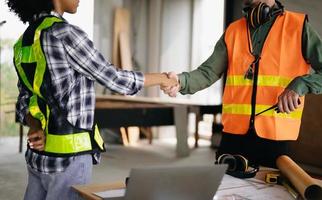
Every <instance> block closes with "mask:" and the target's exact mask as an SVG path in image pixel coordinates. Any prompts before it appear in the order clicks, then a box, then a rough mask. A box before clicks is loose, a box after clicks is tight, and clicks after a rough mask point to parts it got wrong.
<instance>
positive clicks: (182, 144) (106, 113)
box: [95, 95, 221, 157]
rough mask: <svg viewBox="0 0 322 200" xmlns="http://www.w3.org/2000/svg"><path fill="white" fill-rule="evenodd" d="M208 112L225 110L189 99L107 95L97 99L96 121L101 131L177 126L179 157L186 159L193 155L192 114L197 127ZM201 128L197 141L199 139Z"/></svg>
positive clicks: (196, 135)
mask: <svg viewBox="0 0 322 200" xmlns="http://www.w3.org/2000/svg"><path fill="white" fill-rule="evenodd" d="M206 108H207V109H209V110H210V109H213V112H212V113H215V112H216V111H218V113H219V112H221V106H214V107H212V106H211V107H210V106H207V105H202V104H198V103H195V102H193V101H191V100H188V99H175V98H173V99H160V98H150V97H149V98H148V97H130V96H117V95H104V96H97V97H96V110H95V121H96V123H97V124H98V125H99V127H100V128H118V127H129V126H140V127H151V126H165V125H175V126H176V137H177V146H176V151H177V156H178V157H185V156H188V155H189V152H190V150H189V146H188V141H187V140H188V128H187V126H188V113H190V112H193V113H195V114H196V116H197V120H196V123H198V122H199V119H200V109H202V110H205V109H206ZM196 125H197V124H196ZM197 127H198V126H196V134H195V137H196V140H197V139H198V129H197ZM196 144H197V143H196ZM196 146H197V145H196Z"/></svg>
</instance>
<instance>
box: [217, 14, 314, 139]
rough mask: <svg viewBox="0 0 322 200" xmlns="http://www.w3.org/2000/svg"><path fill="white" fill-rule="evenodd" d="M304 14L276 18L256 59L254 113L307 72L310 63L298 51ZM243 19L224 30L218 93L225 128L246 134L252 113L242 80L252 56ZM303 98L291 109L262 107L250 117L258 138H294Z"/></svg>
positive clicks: (247, 86)
mask: <svg viewBox="0 0 322 200" xmlns="http://www.w3.org/2000/svg"><path fill="white" fill-rule="evenodd" d="M304 20H305V15H303V14H298V13H293V12H289V11H285V12H284V14H283V15H280V16H278V17H277V19H276V21H275V22H274V24H273V25H272V28H271V30H270V32H269V34H268V36H267V38H266V41H265V43H264V46H263V49H262V54H261V59H260V60H259V68H258V76H257V79H258V80H257V83H256V84H257V90H256V105H255V113H259V112H261V111H263V110H265V109H266V108H269V107H271V106H272V105H274V104H276V103H277V102H278V96H279V95H280V94H281V93H282V92H283V91H284V89H285V88H286V87H287V86H288V85H289V83H290V82H291V81H292V80H293V79H294V78H295V77H298V76H302V75H305V74H308V73H309V69H310V66H309V65H308V64H307V63H306V62H305V60H304V58H303V56H302V48H301V44H302V31H303V25H304ZM247 32H248V31H247V22H246V19H245V18H242V19H240V20H237V21H236V22H234V23H232V24H231V25H230V26H229V27H228V29H227V30H226V33H225V43H226V46H227V53H228V71H227V78H226V85H225V90H224V95H223V116H222V123H223V126H224V130H223V131H224V132H227V133H232V134H246V133H247V131H248V129H249V125H250V117H251V109H252V106H251V98H252V89H253V84H254V83H253V80H249V79H244V75H245V73H246V71H247V69H248V68H249V65H250V64H251V63H252V62H253V61H254V56H253V55H252V54H251V53H250V52H249V47H248V43H247V38H248V37H249V36H248V33H247ZM303 105H304V98H301V106H300V108H298V109H297V110H296V111H294V112H292V113H291V114H282V113H276V112H275V111H274V110H270V111H267V112H265V113H263V114H261V115H259V116H256V117H255V122H254V125H255V129H256V133H257V134H258V136H259V137H262V138H266V139H270V140H296V139H297V137H298V133H299V129H300V124H301V117H302V112H303Z"/></svg>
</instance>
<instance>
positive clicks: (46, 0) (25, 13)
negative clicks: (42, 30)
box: [6, 0, 54, 23]
mask: <svg viewBox="0 0 322 200" xmlns="http://www.w3.org/2000/svg"><path fill="white" fill-rule="evenodd" d="M6 3H7V5H8V7H9V9H10V11H12V12H14V13H15V14H16V15H18V17H19V18H20V20H21V21H22V22H23V23H26V22H29V21H31V20H32V17H33V16H34V15H35V14H40V13H42V12H48V13H49V12H50V11H52V10H53V9H54V5H53V2H52V0H6Z"/></svg>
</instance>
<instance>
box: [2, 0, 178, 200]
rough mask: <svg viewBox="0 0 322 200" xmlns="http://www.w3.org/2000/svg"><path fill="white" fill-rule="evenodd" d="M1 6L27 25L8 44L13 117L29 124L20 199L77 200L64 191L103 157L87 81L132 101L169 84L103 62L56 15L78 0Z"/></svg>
mask: <svg viewBox="0 0 322 200" xmlns="http://www.w3.org/2000/svg"><path fill="white" fill-rule="evenodd" d="M6 2H7V5H8V7H9V8H10V10H11V11H12V12H14V13H15V14H16V15H17V16H18V17H19V18H20V20H21V21H22V22H24V23H28V24H29V26H28V28H27V29H26V31H25V32H24V33H23V35H22V36H21V37H20V38H19V39H18V41H17V42H16V44H15V46H14V65H15V68H16V71H17V75H18V78H19V81H18V88H19V96H18V100H17V104H16V119H17V120H18V121H19V122H20V123H22V124H24V125H27V126H29V131H28V136H27V138H28V140H27V143H28V144H27V150H26V154H25V159H26V163H27V169H28V185H27V189H26V192H25V196H24V199H25V200H37V199H39V200H42V199H48V200H50V199H55V200H56V199H69V200H70V199H79V198H80V197H79V196H78V194H77V193H76V192H74V191H73V190H72V189H71V186H72V185H79V184H86V183H88V182H89V181H90V179H91V173H92V165H93V164H97V163H98V162H99V160H100V152H102V151H105V147H104V142H103V140H102V138H101V136H100V134H99V131H98V128H97V126H96V125H95V123H94V109H95V89H94V82H95V81H97V82H99V83H100V84H102V85H103V86H105V87H106V88H109V89H110V90H112V91H113V92H116V93H120V94H126V95H133V94H136V93H137V92H139V91H140V90H141V89H142V87H143V86H144V87H148V86H157V85H160V86H162V87H166V86H174V85H176V84H177V81H176V80H175V79H169V78H168V77H167V75H166V74H161V73H153V74H143V73H142V72H134V71H126V70H120V69H117V68H116V67H115V66H113V65H112V64H111V63H109V62H108V61H106V60H105V59H104V57H103V56H102V55H101V54H100V53H99V51H98V50H97V49H96V48H95V47H94V44H93V42H92V41H91V40H89V39H88V37H87V35H86V33H84V32H83V31H82V30H81V29H80V28H78V27H76V26H74V25H71V24H69V23H68V22H67V21H66V20H65V19H64V18H63V17H62V16H63V14H64V13H65V12H67V13H76V12H77V7H78V5H79V0H6ZM107 120H108V118H107Z"/></svg>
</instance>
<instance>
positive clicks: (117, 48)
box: [112, 8, 133, 70]
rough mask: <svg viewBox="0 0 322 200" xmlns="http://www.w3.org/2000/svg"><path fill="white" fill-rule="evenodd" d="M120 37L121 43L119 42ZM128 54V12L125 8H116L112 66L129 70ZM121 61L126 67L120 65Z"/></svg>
mask: <svg viewBox="0 0 322 200" xmlns="http://www.w3.org/2000/svg"><path fill="white" fill-rule="evenodd" d="M121 33H122V34H121ZM121 35H122V36H121ZM121 37H122V43H121V40H120V38H121ZM121 45H122V46H123V47H122V46H121ZM122 48H125V49H122ZM122 52H123V55H122ZM130 52H131V48H130V12H129V11H128V10H127V9H125V8H116V10H115V18H114V34H113V52H112V62H113V64H114V65H115V66H117V67H120V68H122V69H124V68H123V67H126V69H128V70H131V69H132V68H133V66H132V61H131V53H130ZM122 60H123V62H124V63H123V64H126V65H127V66H124V65H122Z"/></svg>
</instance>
